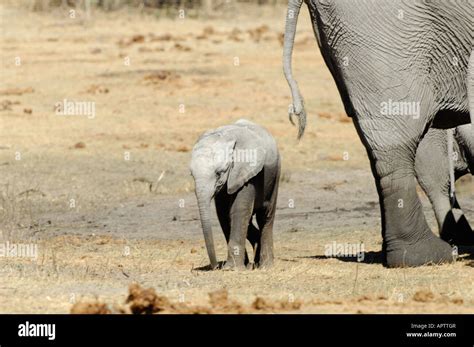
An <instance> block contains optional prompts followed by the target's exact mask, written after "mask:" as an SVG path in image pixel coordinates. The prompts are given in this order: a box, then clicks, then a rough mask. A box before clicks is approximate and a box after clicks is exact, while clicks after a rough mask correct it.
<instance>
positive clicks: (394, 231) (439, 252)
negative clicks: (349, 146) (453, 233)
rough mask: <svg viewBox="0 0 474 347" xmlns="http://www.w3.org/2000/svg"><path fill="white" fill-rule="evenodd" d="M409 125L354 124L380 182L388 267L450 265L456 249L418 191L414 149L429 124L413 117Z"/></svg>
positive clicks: (384, 121)
mask: <svg viewBox="0 0 474 347" xmlns="http://www.w3.org/2000/svg"><path fill="white" fill-rule="evenodd" d="M415 100H416V99H415ZM374 119H376V120H375V121H374ZM404 122H412V125H411V126H410V127H409V128H407V125H406V124H404V123H403V124H402V123H401V120H398V119H388V118H384V119H380V118H378V119H377V118H375V117H373V119H370V120H369V119H362V120H361V119H357V121H356V122H355V123H356V127H357V130H358V133H359V136H361V138H362V140H363V142H364V144H365V145H366V147H367V150H368V153H369V157H370V160H371V165H372V170H373V174H374V177H375V181H376V184H377V190H378V193H379V198H380V206H381V213H382V236H383V239H384V250H385V254H386V261H387V266H389V267H404V266H419V265H423V264H428V263H443V262H449V261H452V259H453V258H452V249H451V247H450V246H449V244H448V243H446V242H444V241H443V240H441V239H440V238H438V237H436V236H435V235H434V234H433V233H432V232H431V230H430V228H429V226H428V224H427V222H426V220H425V216H424V214H423V210H422V205H421V202H420V200H419V197H418V194H417V192H416V181H415V169H414V164H415V163H414V162H415V151H416V148H417V146H418V143H419V139H420V138H421V137H422V134H423V131H424V125H423V124H420V123H421V122H417V120H415V119H408V117H407V118H406V119H405V120H404Z"/></svg>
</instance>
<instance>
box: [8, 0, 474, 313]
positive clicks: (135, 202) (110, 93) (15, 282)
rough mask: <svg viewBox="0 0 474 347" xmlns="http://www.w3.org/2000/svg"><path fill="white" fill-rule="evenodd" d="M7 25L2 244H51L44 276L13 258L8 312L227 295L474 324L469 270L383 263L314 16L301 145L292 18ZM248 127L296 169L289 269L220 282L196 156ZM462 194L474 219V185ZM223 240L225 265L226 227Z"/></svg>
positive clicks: (289, 172) (145, 18) (44, 254)
mask: <svg viewBox="0 0 474 347" xmlns="http://www.w3.org/2000/svg"><path fill="white" fill-rule="evenodd" d="M0 11H1V12H0V14H1V20H2V22H1V30H2V33H1V36H0V38H1V62H2V68H1V79H0V80H1V82H0V83H1V85H0V193H1V195H0V228H1V229H0V230H1V232H2V235H3V239H4V240H10V241H11V242H17V243H21V242H23V243H27V242H30V243H34V244H37V246H38V257H37V258H36V259H34V260H30V259H25V258H18V257H1V258H0V274H1V278H2V281H1V284H0V312H2V313H67V312H70V310H71V307H72V306H73V304H74V303H77V302H88V301H91V300H96V301H99V302H103V303H107V304H108V305H110V306H114V305H123V304H124V302H125V299H126V298H127V291H128V287H129V285H130V284H131V283H133V282H137V283H139V284H140V285H142V286H143V287H145V288H148V287H151V288H154V289H155V290H156V293H159V295H163V296H166V297H167V298H168V299H169V300H171V301H173V302H179V303H181V304H187V305H204V306H205V305H208V300H209V298H208V294H209V293H211V292H215V291H219V290H221V289H223V288H224V289H225V290H227V291H228V295H229V298H230V299H232V300H235V301H237V302H239V303H240V304H241V305H247V306H248V307H254V310H253V311H252V310H250V311H246V312H255V311H257V312H283V311H289V312H295V313H307V312H311V313H339V312H344V313H355V312H360V313H370V312H376V313H386V312H390V313H395V312H402V313H424V312H431V313H436V312H451V313H457V312H466V313H472V312H474V288H473V280H472V279H473V278H474V268H473V267H474V262H473V258H472V257H471V256H469V255H467V256H463V257H461V258H459V259H458V261H457V262H456V263H454V264H449V265H442V266H426V267H422V268H416V269H387V268H385V267H383V265H382V264H381V256H380V249H381V236H380V221H379V209H378V199H377V195H376V191H375V186H374V183H373V179H372V176H371V173H370V169H369V164H368V160H367V156H366V153H365V150H364V148H363V147H362V145H361V143H360V141H359V139H358V137H357V134H356V132H355V129H354V128H353V125H352V121H351V120H350V119H349V118H347V117H346V116H345V114H344V110H343V107H342V104H341V102H340V99H339V95H338V93H337V90H336V87H335V85H334V82H333V81H332V78H331V76H330V74H329V72H328V70H327V68H326V67H325V65H324V62H323V60H322V58H321V56H320V54H319V51H318V49H317V46H316V43H315V40H314V38H313V34H312V31H311V25H310V22H309V20H308V18H307V17H308V16H307V14H306V11H303V14H302V15H301V20H300V23H299V29H298V34H297V43H296V46H295V59H294V65H295V75H296V76H297V78H298V81H299V83H300V86H301V89H302V91H303V94H304V96H305V98H306V105H307V110H308V112H309V126H308V128H307V132H306V134H305V137H304V139H303V141H301V142H299V143H298V142H297V141H296V129H295V128H292V127H291V125H290V124H289V122H288V119H287V112H286V110H287V107H288V104H289V103H290V93H289V89H288V87H287V85H286V81H285V80H284V77H283V74H282V67H281V53H282V45H281V40H282V34H283V25H284V16H285V9H284V8H279V7H277V8H275V9H270V8H263V9H262V8H256V7H248V8H245V9H244V10H242V11H239V12H237V13H233V14H232V15H231V16H229V15H226V16H223V17H219V16H217V17H216V18H213V19H209V20H203V19H193V18H186V19H184V20H177V19H167V18H160V19H158V18H157V17H156V16H154V15H151V14H146V15H145V14H140V13H138V12H137V11H125V10H123V11H118V12H112V13H109V14H105V13H101V12H94V13H93V16H92V18H91V19H90V20H88V21H87V20H84V18H83V15H82V14H81V13H77V16H76V18H70V17H69V13H68V12H67V11H66V10H57V11H54V12H52V13H31V12H27V11H26V10H24V9H22V8H14V7H7V6H2V7H0ZM64 99H67V100H72V101H89V102H95V107H96V110H95V111H96V114H95V117H94V118H93V119H89V118H88V117H86V116H61V115H57V114H56V113H55V104H56V103H57V102H61V101H63V100H64ZM240 118H247V119H250V120H253V121H255V122H258V123H260V124H262V125H264V126H266V127H267V128H268V129H269V130H270V131H271V132H272V134H273V135H274V136H275V137H276V139H277V141H278V143H279V147H280V150H281V153H282V156H283V176H282V183H281V185H280V194H279V200H278V212H277V220H276V224H275V252H276V262H275V266H274V267H273V268H272V269H270V270H253V271H241V272H223V271H206V268H205V266H206V265H207V264H208V260H207V255H206V251H205V248H204V243H203V238H202V234H201V230H200V225H199V219H198V214H197V208H196V202H195V199H194V194H193V189H194V188H193V181H192V179H191V177H190V174H189V170H188V162H189V160H190V150H191V148H192V146H193V144H194V142H195V141H196V139H197V138H198V136H199V134H200V133H202V132H203V131H205V130H207V129H210V128H214V127H217V126H220V125H223V124H228V123H231V122H234V121H236V120H238V119H240ZM345 159H347V160H345ZM458 190H459V200H460V202H461V204H462V206H463V208H464V210H465V212H466V214H467V216H468V217H471V219H472V218H474V197H473V195H474V183H473V180H472V179H471V177H467V178H464V179H463V180H462V181H461V182H458ZM420 195H421V196H422V199H423V203H424V207H425V211H426V215H427V218H428V220H429V223H430V225H431V226H432V227H433V230H434V231H436V223H435V220H434V218H433V213H432V212H431V207H430V205H429V203H428V201H427V199H426V198H425V197H424V196H423V195H422V194H421V192H420ZM214 231H215V235H216V236H215V238H216V243H217V251H218V256H219V259H221V260H224V256H225V254H226V250H225V242H224V238H223V236H222V235H221V232H220V230H219V227H218V223H217V219H216V218H214ZM333 242H336V243H342V244H344V243H359V242H363V243H364V247H365V251H366V254H365V258H364V260H363V261H362V262H358V261H357V260H356V259H355V258H326V257H325V255H324V252H325V246H326V245H328V244H332V243H333ZM256 298H260V299H258V300H260V301H258V300H257V304H255V300H256ZM261 300H267V302H279V303H282V302H288V303H290V304H291V303H294V302H298V303H300V304H298V305H283V304H282V305H262V304H261ZM252 305H253V306H252ZM247 306H245V307H247ZM262 307H263V308H262ZM230 311H231V312H232V310H230Z"/></svg>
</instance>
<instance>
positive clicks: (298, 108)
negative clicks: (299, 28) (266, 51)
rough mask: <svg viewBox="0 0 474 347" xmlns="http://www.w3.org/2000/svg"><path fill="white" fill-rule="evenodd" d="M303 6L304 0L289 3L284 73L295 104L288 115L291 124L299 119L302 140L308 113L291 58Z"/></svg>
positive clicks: (284, 48)
mask: <svg viewBox="0 0 474 347" xmlns="http://www.w3.org/2000/svg"><path fill="white" fill-rule="evenodd" d="M302 4H303V0H289V1H288V13H287V17H286V27H285V40H284V45H283V71H284V73H285V77H286V80H287V81H288V85H289V86H290V89H291V94H292V97H293V104H292V105H290V108H289V110H288V113H289V118H290V122H291V123H292V124H294V123H293V116H297V117H298V139H300V138H301V137H302V136H303V134H304V129H305V127H306V111H305V109H304V101H303V97H302V96H301V93H300V90H299V88H298V84H297V83H296V81H295V79H294V78H293V72H292V68H291V58H292V55H293V45H294V42H295V34H296V24H297V23H298V15H299V13H300V9H301V5H302Z"/></svg>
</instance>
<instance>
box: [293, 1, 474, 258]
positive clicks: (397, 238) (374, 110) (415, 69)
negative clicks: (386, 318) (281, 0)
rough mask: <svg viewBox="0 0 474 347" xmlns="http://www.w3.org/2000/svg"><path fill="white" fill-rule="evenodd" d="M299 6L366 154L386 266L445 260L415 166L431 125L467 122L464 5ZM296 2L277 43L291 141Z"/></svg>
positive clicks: (296, 106)
mask: <svg viewBox="0 0 474 347" xmlns="http://www.w3.org/2000/svg"><path fill="white" fill-rule="evenodd" d="M305 2H306V3H307V5H308V8H309V12H310V16H311V20H312V23H313V28H314V32H315V36H316V39H317V41H318V45H319V47H320V50H321V52H322V56H323V58H324V60H325V62H326V65H327V66H328V68H329V70H330V71H331V73H332V75H333V78H334V80H335V82H336V85H337V88H338V90H339V93H340V95H341V98H342V101H343V103H344V107H345V110H346V113H347V114H348V116H350V117H352V118H353V120H354V124H355V126H356V129H357V132H358V134H359V137H360V138H361V140H362V142H363V143H364V145H365V147H366V149H367V153H368V156H369V159H370V162H371V167H372V172H373V175H374V178H375V181H376V185H377V190H378V194H379V200H380V208H381V214H382V237H383V250H384V253H385V255H386V264H387V266H389V267H400V266H418V265H423V264H427V263H442V262H449V261H452V259H453V257H452V249H451V247H450V245H449V244H448V243H447V242H445V241H443V240H441V239H440V238H438V237H437V236H435V235H434V234H433V233H432V232H431V230H430V228H429V227H428V224H427V222H426V220H425V217H424V215H423V211H422V207H421V203H420V200H419V198H418V195H417V193H416V181H415V173H414V161H415V153H416V150H417V147H418V144H419V142H420V141H421V139H422V138H423V136H424V134H425V133H426V132H427V130H428V129H429V128H430V127H437V128H452V127H456V126H459V125H462V124H467V123H469V122H470V117H469V102H468V75H470V78H471V82H469V83H470V84H472V76H473V72H472V68H469V70H470V71H469V72H468V61H469V57H470V55H471V54H472V49H473V32H474V30H473V25H472V18H471V16H472V13H473V5H472V2H471V1H461V0H459V1H442V0H431V1H429V0H305ZM302 3H303V0H289V8H288V17H287V23H286V32H285V41H284V72H285V76H286V78H287V80H288V83H289V85H290V88H291V91H292V96H293V107H292V109H291V110H290V120H291V119H292V116H297V117H298V122H299V132H298V137H301V136H302V135H303V132H304V128H305V125H306V113H305V110H304V105H303V98H302V97H301V94H300V92H299V90H298V86H297V84H296V81H295V80H294V79H293V76H292V72H291V56H292V50H293V43H294V38H295V32H296V23H297V20H298V14H299V11H300V8H301V5H302ZM471 60H473V58H471ZM471 64H473V63H471ZM469 88H473V87H472V85H470V86H469ZM472 97H474V95H472V96H471V104H472V103H473V101H472ZM401 110H403V111H404V112H401Z"/></svg>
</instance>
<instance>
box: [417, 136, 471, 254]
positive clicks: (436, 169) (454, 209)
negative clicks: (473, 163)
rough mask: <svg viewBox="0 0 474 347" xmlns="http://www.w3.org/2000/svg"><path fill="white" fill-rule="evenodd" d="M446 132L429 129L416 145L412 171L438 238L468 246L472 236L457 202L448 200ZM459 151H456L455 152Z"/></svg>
mask: <svg viewBox="0 0 474 347" xmlns="http://www.w3.org/2000/svg"><path fill="white" fill-rule="evenodd" d="M446 141H447V136H446V130H443V129H430V130H429V131H428V133H427V134H426V136H425V137H424V138H423V140H422V141H421V142H420V144H419V145H418V148H417V151H416V159H415V170H416V176H417V178H418V183H419V184H420V186H421V187H422V188H423V190H424V191H425V193H426V195H427V196H428V198H429V199H430V202H431V204H432V205H433V210H434V212H435V216H436V220H437V222H438V227H439V232H440V237H441V239H443V240H444V241H446V242H448V243H450V244H455V245H471V244H473V242H474V232H472V229H471V227H470V225H469V222H468V221H467V219H466V217H465V216H464V213H463V211H462V210H461V208H460V207H459V204H458V203H457V201H455V204H454V206H451V201H450V198H449V185H450V182H449V165H448V157H447V144H446ZM456 150H457V151H459V148H457V149H456Z"/></svg>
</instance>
